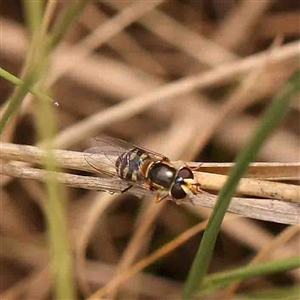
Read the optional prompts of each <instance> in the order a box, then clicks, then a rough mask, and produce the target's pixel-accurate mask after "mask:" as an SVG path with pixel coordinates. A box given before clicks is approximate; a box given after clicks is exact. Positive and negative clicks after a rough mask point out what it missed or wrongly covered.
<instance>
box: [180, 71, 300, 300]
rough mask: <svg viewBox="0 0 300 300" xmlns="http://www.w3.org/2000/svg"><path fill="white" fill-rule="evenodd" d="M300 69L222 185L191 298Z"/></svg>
mask: <svg viewBox="0 0 300 300" xmlns="http://www.w3.org/2000/svg"><path fill="white" fill-rule="evenodd" d="M299 79H300V71H297V72H295V74H294V75H293V76H292V77H291V79H290V80H289V82H288V83H287V85H286V86H285V88H284V90H283V91H282V92H281V94H280V95H279V96H278V97H277V98H276V99H275V101H274V102H273V103H272V104H271V106H270V108H269V109H268V110H267V111H266V114H265V116H264V118H263V120H262V123H261V124H260V126H259V128H258V130H257V131H256V132H255V134H254V136H253V137H252V139H251V141H250V143H249V144H248V145H247V146H246V148H245V149H244V150H243V151H242V152H241V153H240V154H239V155H238V157H237V160H236V165H235V166H234V168H233V169H232V171H231V172H230V174H229V178H228V180H227V181H226V183H225V184H224V186H223V188H222V189H221V191H220V193H219V196H218V200H217V203H216V205H215V207H214V210H213V212H212V215H211V218H210V220H209V223H208V226H207V229H206V230H205V232H204V235H203V238H202V241H201V243H200V247H199V249H198V252H197V254H196V258H195V260H194V262H193V265H192V267H191V270H190V272H189V275H188V278H187V281H186V284H185V287H184V294H183V298H184V299H191V297H192V295H193V293H194V292H195V291H196V290H197V289H198V287H199V284H200V283H201V282H202V280H203V279H204V276H205V274H206V273H207V270H208V267H209V263H210V260H211V257H212V253H213V250H214V246H215V242H216V239H217V236H218V233H219V230H220V226H221V223H222V221H223V218H224V215H225V213H226V211H227V208H228V206H229V204H230V200H231V198H232V197H233V196H234V193H235V190H236V188H237V185H238V183H239V180H240V178H242V177H243V175H244V174H245V173H246V172H247V169H248V166H249V164H250V163H251V162H252V161H254V160H255V158H256V156H257V154H258V152H259V150H260V149H261V147H262V145H263V143H264V141H265V140H266V139H267V138H268V136H269V135H270V134H271V132H272V131H273V130H274V129H275V128H276V126H277V125H278V124H279V123H280V122H281V121H282V120H283V119H284V116H285V114H286V112H287V110H288V106H289V102H290V101H291V99H292V97H293V96H294V95H295V94H296V93H297V92H299V90H300V80H299Z"/></svg>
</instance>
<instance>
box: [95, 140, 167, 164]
mask: <svg viewBox="0 0 300 300" xmlns="http://www.w3.org/2000/svg"><path fill="white" fill-rule="evenodd" d="M94 141H95V142H96V143H97V145H98V146H100V145H101V147H102V146H103V147H108V148H109V146H111V147H112V148H114V149H115V150H114V151H120V152H122V153H124V152H125V151H128V150H130V149H134V148H136V149H140V150H143V151H145V152H147V153H148V154H149V155H151V156H153V157H156V158H158V159H161V160H167V161H169V159H168V158H167V157H166V156H164V155H162V154H160V153H158V152H155V151H152V150H150V149H147V148H144V147H141V146H137V145H135V144H132V143H129V142H126V141H124V140H122V139H118V138H113V137H110V136H99V137H96V138H94ZM111 150H112V149H111Z"/></svg>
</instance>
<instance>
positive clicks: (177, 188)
mask: <svg viewBox="0 0 300 300" xmlns="http://www.w3.org/2000/svg"><path fill="white" fill-rule="evenodd" d="M171 196H172V197H173V198H175V199H183V198H185V197H186V193H185V191H184V190H183V189H182V187H181V183H175V184H173V186H172V188H171Z"/></svg>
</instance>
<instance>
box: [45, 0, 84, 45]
mask: <svg viewBox="0 0 300 300" xmlns="http://www.w3.org/2000/svg"><path fill="white" fill-rule="evenodd" d="M87 3H88V1H86V0H76V1H75V2H71V3H70V4H71V6H70V7H68V8H66V9H65V11H64V12H63V13H62V15H61V17H60V19H59V20H58V21H57V22H56V23H55V25H54V28H53V31H52V33H51V34H50V40H49V44H48V49H53V48H54V47H55V46H56V45H57V44H58V43H59V42H60V40H61V38H62V37H63V35H64V33H65V32H66V31H67V30H68V28H69V27H70V25H71V24H72V23H73V22H74V20H76V19H77V18H78V17H79V15H80V14H81V13H82V11H83V9H84V7H85V5H86V4H87Z"/></svg>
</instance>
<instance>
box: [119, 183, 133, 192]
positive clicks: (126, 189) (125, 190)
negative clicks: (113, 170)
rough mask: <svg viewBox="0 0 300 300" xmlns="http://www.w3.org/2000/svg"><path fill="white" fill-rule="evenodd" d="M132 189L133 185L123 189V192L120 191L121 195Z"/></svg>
mask: <svg viewBox="0 0 300 300" xmlns="http://www.w3.org/2000/svg"><path fill="white" fill-rule="evenodd" d="M132 187H133V185H129V186H128V187H127V188H125V189H124V190H123V191H121V193H122V194H123V193H125V192H127V191H128V190H130V189H131V188H132Z"/></svg>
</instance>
